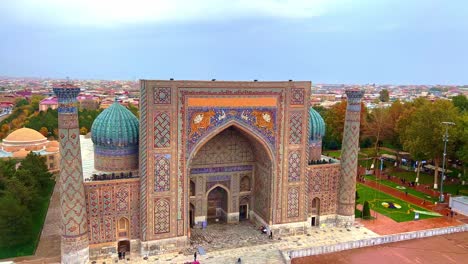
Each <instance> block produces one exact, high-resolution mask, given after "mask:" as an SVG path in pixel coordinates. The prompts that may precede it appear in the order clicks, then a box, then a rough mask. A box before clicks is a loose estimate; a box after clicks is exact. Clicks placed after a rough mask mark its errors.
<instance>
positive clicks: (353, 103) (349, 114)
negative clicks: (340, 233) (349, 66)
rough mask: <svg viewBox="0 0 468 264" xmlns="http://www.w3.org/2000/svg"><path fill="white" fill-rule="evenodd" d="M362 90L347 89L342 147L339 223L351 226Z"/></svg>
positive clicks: (352, 221)
mask: <svg viewBox="0 0 468 264" xmlns="http://www.w3.org/2000/svg"><path fill="white" fill-rule="evenodd" d="M363 95H364V92H363V91H360V90H354V89H353V90H347V91H346V96H347V97H348V104H347V107H346V117H345V124H344V131H343V143H342V147H341V162H340V163H341V168H340V170H341V177H340V185H339V186H340V187H339V188H340V189H339V193H338V211H337V225H338V226H349V225H351V224H353V223H354V206H355V199H356V176H357V163H358V152H359V126H360V123H361V122H360V121H361V120H360V119H361V99H362V96H363Z"/></svg>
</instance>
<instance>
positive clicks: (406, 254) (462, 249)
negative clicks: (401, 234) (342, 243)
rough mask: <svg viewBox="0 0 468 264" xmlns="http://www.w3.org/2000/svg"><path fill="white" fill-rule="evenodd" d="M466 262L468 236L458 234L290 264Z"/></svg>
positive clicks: (318, 257)
mask: <svg viewBox="0 0 468 264" xmlns="http://www.w3.org/2000/svg"><path fill="white" fill-rule="evenodd" d="M467 258H468V232H462V233H456V234H450V235H442V236H434V237H429V238H422V239H414V240H409V241H402V242H395V243H389V244H385V245H379V246H374V247H367V248H359V249H352V250H345V251H340V252H335V253H331V254H323V255H317V256H309V257H304V258H297V259H293V260H292V262H291V263H292V264H309V263H315V264H328V263H338V264H341V263H351V264H353V263H356V264H366V263H379V264H392V263H395V264H405V263H408V264H410V263H411V264H412V263H424V264H432V263H434V264H441V263H444V264H455V263H466V259H467Z"/></svg>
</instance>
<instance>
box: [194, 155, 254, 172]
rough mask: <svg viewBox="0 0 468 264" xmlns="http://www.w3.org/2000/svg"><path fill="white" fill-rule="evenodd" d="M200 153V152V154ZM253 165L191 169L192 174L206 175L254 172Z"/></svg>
mask: <svg viewBox="0 0 468 264" xmlns="http://www.w3.org/2000/svg"><path fill="white" fill-rule="evenodd" d="M199 153H200V152H199ZM197 156H198V155H197ZM252 169H253V166H252V165H239V166H224V167H209V168H193V169H190V174H206V173H219V172H237V171H252Z"/></svg>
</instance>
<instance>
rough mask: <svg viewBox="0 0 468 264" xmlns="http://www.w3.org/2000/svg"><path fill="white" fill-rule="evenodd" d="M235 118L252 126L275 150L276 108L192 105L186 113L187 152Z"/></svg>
mask: <svg viewBox="0 0 468 264" xmlns="http://www.w3.org/2000/svg"><path fill="white" fill-rule="evenodd" d="M232 120H236V121H238V122H239V123H241V124H243V125H246V126H247V127H251V128H253V132H254V133H256V134H257V135H258V136H260V137H262V138H263V139H265V141H266V142H267V143H268V144H269V146H270V148H271V149H272V151H273V152H274V151H276V148H275V147H274V146H275V140H276V133H275V131H276V108H273V107H271V108H254V109H252V108H206V107H193V108H190V109H189V110H188V114H187V120H186V122H187V124H190V125H188V126H187V135H188V139H187V149H188V150H189V152H191V150H192V149H193V147H194V146H195V145H196V143H198V142H199V141H200V140H201V139H202V138H203V137H204V136H206V135H208V134H209V132H211V131H212V130H213V129H216V128H217V127H220V126H222V125H223V124H225V123H227V122H229V121H232Z"/></svg>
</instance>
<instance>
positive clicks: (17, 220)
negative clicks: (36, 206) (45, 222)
mask: <svg viewBox="0 0 468 264" xmlns="http://www.w3.org/2000/svg"><path fill="white" fill-rule="evenodd" d="M32 226H33V223H32V215H31V212H30V210H28V208H26V206H24V205H22V204H21V203H20V201H19V200H18V199H16V198H15V194H13V193H11V192H7V193H5V194H3V195H2V196H1V197H0V248H2V249H7V250H13V249H14V248H15V247H17V246H19V245H23V244H25V243H26V242H28V241H31V240H32V239H34V238H33V233H32Z"/></svg>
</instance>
